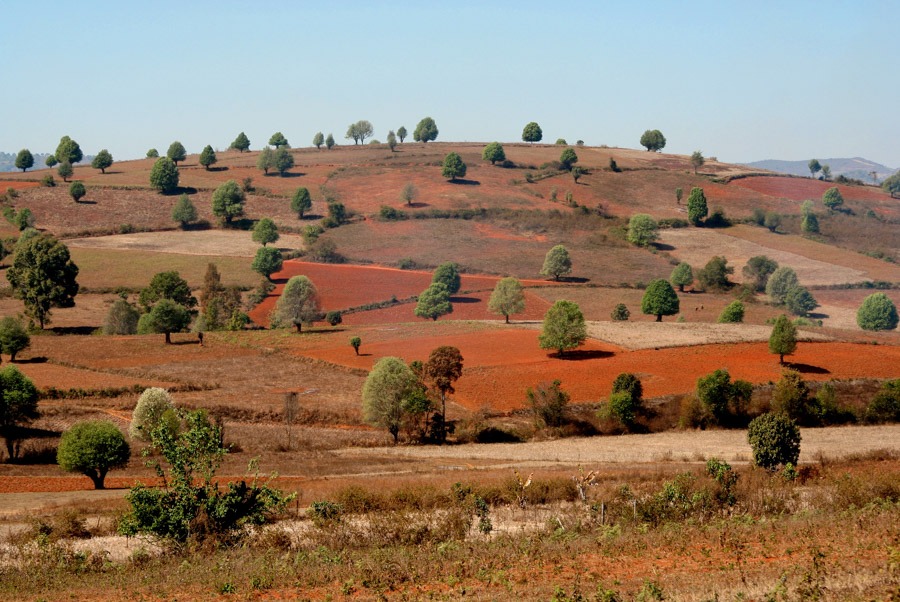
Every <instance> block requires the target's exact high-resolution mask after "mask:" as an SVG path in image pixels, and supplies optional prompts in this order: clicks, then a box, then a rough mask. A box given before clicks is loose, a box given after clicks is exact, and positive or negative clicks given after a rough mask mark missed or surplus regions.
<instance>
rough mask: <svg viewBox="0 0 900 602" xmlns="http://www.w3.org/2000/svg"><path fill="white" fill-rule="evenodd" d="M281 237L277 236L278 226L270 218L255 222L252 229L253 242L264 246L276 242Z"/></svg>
mask: <svg viewBox="0 0 900 602" xmlns="http://www.w3.org/2000/svg"><path fill="white" fill-rule="evenodd" d="M279 238H281V236H280V235H279V234H278V226H276V225H275V222H273V221H272V220H271V219H270V218H268V217H264V218H262V219H260V220H259V221H258V222H256V225H255V226H254V227H253V242H258V243H260V244H261V245H262V246H264V247H265V246H266V245H267V244H269V243H270V242H277V241H278V239H279Z"/></svg>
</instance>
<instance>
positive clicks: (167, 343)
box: [166, 332, 172, 345]
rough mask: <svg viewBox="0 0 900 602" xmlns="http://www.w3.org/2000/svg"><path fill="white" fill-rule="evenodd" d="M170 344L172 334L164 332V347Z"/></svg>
mask: <svg viewBox="0 0 900 602" xmlns="http://www.w3.org/2000/svg"><path fill="white" fill-rule="evenodd" d="M171 344H172V333H170V332H166V345H171Z"/></svg>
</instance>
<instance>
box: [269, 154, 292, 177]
mask: <svg viewBox="0 0 900 602" xmlns="http://www.w3.org/2000/svg"><path fill="white" fill-rule="evenodd" d="M273 166H274V167H275V170H276V171H277V172H278V175H280V176H281V177H282V178H283V177H284V174H286V173H287V172H288V170H289V169H290V168H292V167H293V166H294V155H292V154H291V151H289V150H288V149H286V148H279V149H278V150H277V151H275V162H274V165H273Z"/></svg>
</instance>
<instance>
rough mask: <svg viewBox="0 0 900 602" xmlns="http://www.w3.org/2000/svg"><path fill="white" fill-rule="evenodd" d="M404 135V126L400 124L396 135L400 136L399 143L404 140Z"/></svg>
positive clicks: (405, 133)
mask: <svg viewBox="0 0 900 602" xmlns="http://www.w3.org/2000/svg"><path fill="white" fill-rule="evenodd" d="M406 136H407V132H406V128H405V127H403V126H402V125H401V126H400V128H399V129H398V130H397V137H398V138H400V144H403V141H404V140H406Z"/></svg>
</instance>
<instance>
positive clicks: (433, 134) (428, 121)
mask: <svg viewBox="0 0 900 602" xmlns="http://www.w3.org/2000/svg"><path fill="white" fill-rule="evenodd" d="M437 137H438V128H437V124H436V123H435V122H434V119H432V118H431V117H425V118H424V119H422V121H420V122H419V124H418V125H416V129H415V130H414V131H413V140H415V141H416V142H422V143H423V144H424V143H426V142H428V141H429V140H436V139H437Z"/></svg>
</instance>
